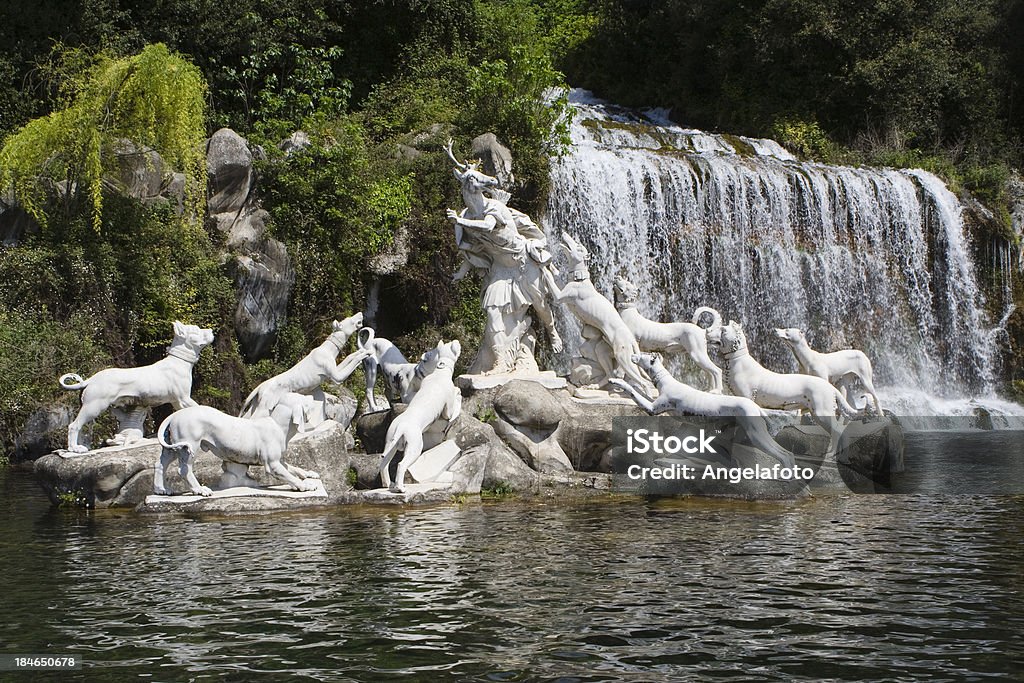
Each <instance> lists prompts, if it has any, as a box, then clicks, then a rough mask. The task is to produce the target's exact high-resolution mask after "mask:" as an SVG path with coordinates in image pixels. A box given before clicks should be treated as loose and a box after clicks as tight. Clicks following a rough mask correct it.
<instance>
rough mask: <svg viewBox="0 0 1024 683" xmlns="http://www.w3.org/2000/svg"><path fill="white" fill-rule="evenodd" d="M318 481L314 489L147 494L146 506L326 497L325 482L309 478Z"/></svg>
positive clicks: (279, 487) (237, 488) (285, 486)
mask: <svg viewBox="0 0 1024 683" xmlns="http://www.w3.org/2000/svg"><path fill="white" fill-rule="evenodd" d="M307 481H316V482H317V487H316V488H315V489H314V490H312V491H296V490H294V489H292V487H291V486H289V485H288V484H280V485H277V486H266V487H259V488H254V487H251V486H233V487H231V488H227V489H219V490H215V491H214V492H213V495H212V496H196V495H192V494H185V495H177V496H158V495H155V494H154V495H149V496H146V502H145V504H146V506H147V507H156V506H165V505H182V504H186V503H195V502H198V501H201V500H215V499H218V498H255V497H264V498H326V497H327V489H325V488H324V483H323V482H322V481H320V480H319V479H313V480H307Z"/></svg>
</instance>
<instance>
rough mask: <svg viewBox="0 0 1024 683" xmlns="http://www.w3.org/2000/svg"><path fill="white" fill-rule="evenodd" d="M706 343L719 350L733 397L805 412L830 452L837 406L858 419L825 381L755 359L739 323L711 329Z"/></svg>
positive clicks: (836, 437) (836, 432)
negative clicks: (825, 436)
mask: <svg viewBox="0 0 1024 683" xmlns="http://www.w3.org/2000/svg"><path fill="white" fill-rule="evenodd" d="M708 341H709V342H710V343H712V344H717V345H719V346H720V347H721V349H722V358H723V359H724V360H725V367H726V370H725V377H726V382H727V384H728V385H729V388H730V389H731V390H732V393H733V394H735V395H737V396H745V397H746V398H749V399H750V400H752V401H753V402H754V403H756V404H757V405H759V406H762V407H764V408H777V409H780V410H793V409H803V410H806V411H808V412H809V413H810V414H811V417H812V418H813V419H814V421H815V422H817V423H818V424H819V425H821V426H822V427H823V428H824V429H825V431H827V432H828V433H829V435H830V437H831V441H830V443H829V451H830V452H835V449H836V444H837V443H838V442H839V433H840V427H839V421H838V420H837V419H836V407H837V406H838V408H839V409H840V410H841V411H842V413H843V415H845V416H846V417H848V418H851V419H852V418H857V417H860V414H859V413H858V412H857V411H856V410H855V409H854V408H853V407H852V406H851V405H850V404H849V403H848V402H847V401H846V399H845V398H844V397H843V395H842V394H841V393H839V390H838V389H836V388H835V387H834V386H832V385H831V384H829V383H828V380H824V379H821V378H820V377H812V376H810V375H797V374H779V373H777V372H772V371H771V370H769V369H767V368H765V367H764V366H763V365H761V364H760V363H758V362H757V361H756V360H754V358H753V357H752V356H751V355H750V351H749V349H748V348H747V338H746V335H744V334H743V328H742V327H741V326H740V324H739V323H737V322H734V321H732V320H730V321H729V324H728V325H719V326H718V327H712V328H710V329H709V330H708Z"/></svg>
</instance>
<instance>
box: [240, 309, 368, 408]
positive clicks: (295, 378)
mask: <svg viewBox="0 0 1024 683" xmlns="http://www.w3.org/2000/svg"><path fill="white" fill-rule="evenodd" d="M362 324H363V314H362V313H356V314H355V315H353V316H349V317H348V318H345V319H344V320H342V321H340V322H339V321H337V320H335V321H334V322H333V323H332V324H331V326H332V328H333V332H331V334H330V335H329V336H328V337H327V339H326V340H324V343H323V344H321V345H320V346H318V347H316V348H315V349H313V350H312V351H310V352H309V353H308V354H306V357H305V358H303V359H302V360H300V361H299V362H298V363H296V364H295V365H293V366H292V367H290V368H288V369H287V370H285V371H284V372H282V373H281V374H280V375H275V376H274V377H271V378H270V379H268V380H266V381H264V382H263V383H261V384H260V385H259V386H258V387H256V388H255V389H253V390H252V393H250V394H249V396H248V397H246V399H245V403H244V404H243V405H242V412H241V413H240V414H239V415H240V417H267V416H268V415H270V413H271V411H273V410H274V407H275V406H276V405H277V404H278V403H280V402H281V399H282V398H283V397H284V395H285V394H287V393H289V392H296V393H299V394H314V395H315V394H316V393H317V392H318V391H319V390H320V384H321V383H322V382H324V381H326V380H330V381H331V382H334V383H335V384H341V383H342V382H344V381H345V380H346V379H348V378H349V375H351V374H352V373H353V372H354V371H355V369H356V368H357V367H359V363H360V362H361V361H362V360H363V358H366V357H367V356H368V355H369V352H368V351H365V350H363V349H359V350H357V351H355V352H354V353H351V354H349V355H348V356H347V357H346V358H345V360H343V361H342V362H341V363H338V362H337V361H338V354H339V353H341V350H342V349H343V348H345V343H346V342H347V341H348V338H349V337H351V336H352V335H353V334H355V333H356V330H358V329H359V327H360V326H361V325H362ZM319 398H321V399H322V398H323V397H322V396H321V397H319Z"/></svg>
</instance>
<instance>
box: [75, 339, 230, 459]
mask: <svg viewBox="0 0 1024 683" xmlns="http://www.w3.org/2000/svg"><path fill="white" fill-rule="evenodd" d="M211 343H213V330H208V329H203V328H200V327H197V326H195V325H186V324H184V323H181V322H175V323H174V341H172V342H171V345H170V346H169V347H167V356H166V357H165V358H163V359H161V360H159V361H157V362H156V363H153V364H152V365H146V366H143V367H141V368H107V369H106V370H100V371H99V372H97V373H96V374H95V375H93V376H92V377H90V378H89V379H82V378H81V377H80V376H79V375H76V374H74V373H68V374H66V375H62V376H61V378H60V380H59V381H60V385H61V387H63V388H64V389H69V390H78V389H80V390H82V408H81V410H79V411H78V417H76V418H75V419H74V421H73V422H72V423H71V424H70V425H68V450H69V451H72V452H75V453H85V452H86V451H88V450H89V449H88V447H86V446H85V445H84V444H81V443H79V434H80V433H81V431H82V428H83V427H84V426H85V425H87V424H89V423H90V422H92V421H94V420H95V419H96V418H98V417H99V416H100V415H102V414H103V412H104V411H105V410H107V409H108V408H110V409H112V411H113V413H114V416H115V417H117V421H118V427H119V430H120V434H119V437H120V438H119V439H115V440H113V441H114V443H115V444H118V443H124V444H129V443H132V442H133V441H137V440H139V439H141V438H142V422H143V420H144V419H145V412H146V409H147V408H149V407H151V406H159V405H163V404H164V403H170V404H171V405H172V406H174V409H175V410H178V409H180V408H187V407H189V406H194V405H196V402H195V401H193V400H192V398H191V394H192V367H193V366H194V365H195V364H196V362H197V361H198V360H199V353H200V351H202V350H203V349H204V348H205V347H206V346H209V345H210V344H211ZM126 427H127V428H126Z"/></svg>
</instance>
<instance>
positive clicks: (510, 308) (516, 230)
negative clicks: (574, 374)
mask: <svg viewBox="0 0 1024 683" xmlns="http://www.w3.org/2000/svg"><path fill="white" fill-rule="evenodd" d="M445 152H447V154H448V158H450V159H451V160H452V163H454V164H455V169H454V173H455V178H456V179H457V180H458V181H459V183H460V184H461V186H462V199H463V201H464V202H465V203H466V208H465V209H463V210H462V211H461V212H456V211H455V210H454V209H448V213H447V215H448V219H449V220H451V221H452V223H453V224H454V227H455V243H456V244H457V245H458V247H459V250H460V251H461V252H462V255H463V263H462V266H461V267H460V268H459V270H458V271H457V272H456V273H455V275H454V280H455V281H458V280H460V279H462V278H463V277H465V276H466V275H467V274H468V273H469V272H470V271H471V270H472V269H474V268H476V269H479V270H480V271H482V272H483V273H484V287H483V293H482V294H481V297H480V302H481V305H482V306H483V308H484V311H485V313H486V314H487V327H486V329H485V331H484V338H483V341H482V343H481V344H480V350H479V351H478V353H477V357H476V360H475V361H474V362H473V364H472V366H471V367H470V373H474V374H476V373H483V374H506V373H513V372H522V373H536V372H538V368H537V362H536V360H535V359H534V355H533V354H534V349H535V347H536V338H535V337H534V335H533V334H532V333H531V332H530V324H531V323H532V319H531V317H530V315H529V309H530V308H533V310H534V312H535V313H536V314H537V316H538V317H539V318H540V321H541V323H542V324H543V325H544V328H545V329H546V330H547V332H548V335H549V337H550V339H551V348H552V349H553V350H554V351H555V352H558V351H561V349H562V340H561V339H560V338H559V336H558V333H557V332H556V331H555V323H554V318H553V317H552V315H551V308H550V306H549V304H548V301H547V297H548V294H549V292H548V287H547V280H546V279H545V277H544V275H543V274H544V272H545V271H547V272H549V273H553V272H554V266H553V265H552V263H551V254H550V253H549V252H548V250H547V238H546V237H545V235H544V232H543V231H542V230H541V229H540V228H539V227H538V226H537V224H536V223H534V222H533V221H532V220H531V219H530V217H529V216H527V215H526V214H525V213H522V212H521V211H517V210H515V209H513V208H511V207H509V206H507V204H506V202H507V201H508V199H509V194H508V193H507V192H505V191H504V190H502V189H500V188H499V183H498V180H497V179H496V178H494V177H492V176H489V175H487V174H485V173H483V172H481V171H480V170H479V169H478V168H477V164H475V163H474V164H471V163H468V162H467V163H463V162H460V161H459V160H458V159H456V158H455V154H454V153H453V152H452V141H451V140H449V141H448V145H447V146H446V147H445Z"/></svg>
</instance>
